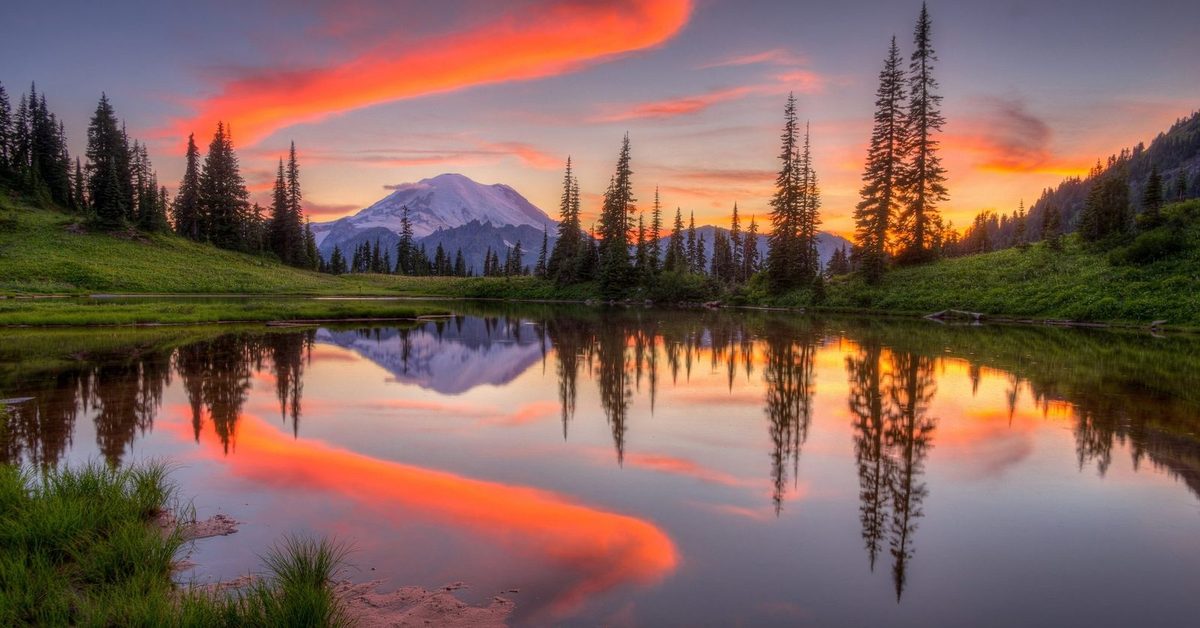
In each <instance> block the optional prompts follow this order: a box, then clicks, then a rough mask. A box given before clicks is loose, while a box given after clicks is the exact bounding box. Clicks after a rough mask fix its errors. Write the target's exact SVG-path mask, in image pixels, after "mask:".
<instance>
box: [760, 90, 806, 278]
mask: <svg viewBox="0 0 1200 628" xmlns="http://www.w3.org/2000/svg"><path fill="white" fill-rule="evenodd" d="M783 120H784V126H783V133H782V135H781V136H780V149H779V160H780V162H781V163H780V168H779V174H778V175H777V176H776V177H775V195H774V196H773V197H772V198H771V240H770V247H769V248H768V251H767V275H768V281H769V283H770V287H771V290H772V292H775V293H782V292H786V291H787V290H790V289H792V288H795V287H796V286H797V284H798V282H797V277H796V270H797V268H798V267H799V266H800V257H801V251H800V246H799V241H798V239H797V233H798V230H799V222H800V212H801V203H802V195H803V193H804V187H805V186H806V184H807V182H806V181H804V180H802V179H801V171H800V164H799V163H798V162H799V158H798V140H797V137H798V133H799V127H798V121H797V117H796V96H795V94H788V100H787V105H786V106H785V107H784V112H783Z"/></svg>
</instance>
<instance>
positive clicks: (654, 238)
mask: <svg viewBox="0 0 1200 628" xmlns="http://www.w3.org/2000/svg"><path fill="white" fill-rule="evenodd" d="M662 253H663V251H662V203H661V202H660V201H659V198H658V187H657V186H655V188H654V209H653V210H652V211H651V212H650V244H649V256H650V274H651V275H657V274H658V271H659V269H660V268H661V267H662Z"/></svg>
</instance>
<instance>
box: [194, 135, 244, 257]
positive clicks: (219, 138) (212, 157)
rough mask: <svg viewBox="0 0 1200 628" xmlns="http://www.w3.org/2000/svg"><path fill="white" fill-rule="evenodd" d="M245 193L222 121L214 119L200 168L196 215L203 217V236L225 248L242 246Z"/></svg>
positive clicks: (235, 156)
mask: <svg viewBox="0 0 1200 628" xmlns="http://www.w3.org/2000/svg"><path fill="white" fill-rule="evenodd" d="M249 196H250V195H249V193H248V192H247V191H246V183H245V181H244V180H243V179H242V174H241V172H240V170H239V168H238V159H237V155H236V154H235V153H234V151H233V138H232V137H231V136H230V135H229V133H228V132H227V130H226V127H225V124H224V123H223V122H218V123H217V130H216V132H215V133H214V134H213V139H212V142H210V143H209V145H208V155H207V156H206V157H205V158H204V167H203V168H202V169H201V171H200V194H199V201H200V203H199V205H200V214H201V215H202V216H204V217H205V222H206V229H205V232H206V233H205V235H206V236H207V238H208V240H209V241H210V242H212V243H213V244H215V245H217V246H219V247H222V248H227V249H242V248H243V246H244V244H245V243H244V242H242V234H243V232H244V230H243V225H244V223H245V221H246V217H247V214H248V213H249V209H250V203H249V200H248V199H249Z"/></svg>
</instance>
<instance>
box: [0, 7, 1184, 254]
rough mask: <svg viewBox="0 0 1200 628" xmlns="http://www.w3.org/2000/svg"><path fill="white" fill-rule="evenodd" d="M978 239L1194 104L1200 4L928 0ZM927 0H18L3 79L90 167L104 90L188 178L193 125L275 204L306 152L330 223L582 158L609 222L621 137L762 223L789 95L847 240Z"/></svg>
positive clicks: (950, 130) (10, 20)
mask: <svg viewBox="0 0 1200 628" xmlns="http://www.w3.org/2000/svg"><path fill="white" fill-rule="evenodd" d="M929 8H930V12H931V14H932V17H933V26H934V44H935V48H936V50H937V52H938V55H939V57H940V64H939V66H938V68H937V72H936V75H937V77H938V79H939V80H940V82H941V85H942V90H941V93H942V95H943V96H944V97H945V101H944V111H945V114H946V118H947V120H948V123H947V125H946V128H945V133H944V135H943V140H944V155H945V162H946V166H947V167H948V169H949V187H950V193H951V200H950V201H949V202H948V203H947V204H946V205H945V206H944V212H945V214H946V215H947V217H948V218H950V219H952V220H953V221H954V223H955V224H956V225H958V226H962V225H963V224H964V223H965V222H967V221H969V220H970V217H971V216H973V215H974V214H975V213H976V212H978V211H980V210H982V209H988V208H991V209H997V210H1001V211H1010V210H1012V209H1015V208H1016V206H1017V203H1018V201H1019V200H1021V199H1024V200H1025V202H1026V204H1028V203H1029V202H1031V201H1032V200H1034V199H1035V198H1036V197H1037V195H1038V194H1039V192H1040V190H1041V189H1042V188H1044V187H1046V186H1048V185H1052V184H1054V183H1055V182H1057V181H1058V180H1060V179H1061V178H1062V177H1064V176H1067V175H1071V174H1076V173H1080V172H1083V171H1086V169H1087V168H1088V167H1089V165H1091V164H1092V163H1094V162H1095V160H1096V158H1097V157H1100V156H1103V155H1107V154H1109V153H1111V152H1114V151H1116V150H1118V149H1119V148H1121V147H1123V146H1128V145H1132V144H1135V143H1137V142H1138V141H1146V142H1149V140H1151V139H1152V138H1153V135H1154V134H1156V133H1157V132H1158V131H1160V130H1165V129H1166V128H1167V127H1168V126H1169V125H1170V124H1171V122H1172V121H1174V120H1175V119H1176V118H1179V117H1181V116H1184V115H1186V114H1189V113H1190V112H1192V111H1193V110H1195V109H1197V108H1200V64H1197V63H1196V60H1197V59H1200V37H1197V35H1196V25H1197V24H1200V2H1195V0H1149V1H1145V2H1127V1H1123V2H1116V1H1106V0H1092V1H1086V2H1085V1H1082V0H1078V1H1077V0H1063V1H1055V2H1048V3H1047V2H1036V1H1032V0H1030V1H1026V0H991V1H978V2H974V1H972V2H967V1H955V2H951V1H949V0H933V1H932V2H930V3H929ZM919 10H920V3H919V2H918V1H916V0H913V1H908V2H897V1H895V0H873V1H866V0H846V1H843V2H837V3H828V2H804V1H789V2H768V1H766V0H744V1H741V2H733V1H724V0H659V1H651V0H621V1H595V2H590V1H586V0H511V1H506V2H493V1H483V0H442V1H440V2H417V1H392V2H389V1H385V0H342V1H340V2H318V1H315V0H291V1H284V0H274V1H265V2H245V1H238V2H235V1H213V2H196V3H186V4H183V3H167V2H160V3H151V2H133V1H121V0H111V1H107V2H95V1H88V2H61V1H55V0H47V1H45V2H36V3H34V2H26V3H8V6H6V7H5V8H4V17H3V19H2V20H0V82H2V83H3V84H4V85H5V87H6V89H7V90H8V92H9V95H10V98H12V99H13V100H15V99H16V97H17V95H18V94H20V93H22V92H25V91H26V90H27V89H28V85H29V83H30V82H31V81H36V82H37V86H38V91H39V92H44V93H45V94H46V98H47V100H48V102H49V105H50V108H51V110H52V111H55V112H57V113H58V114H59V115H60V116H61V117H62V118H63V119H64V121H65V122H66V126H67V133H68V136H69V138H70V141H71V148H72V151H73V153H82V150H83V147H84V142H85V130H86V124H87V118H88V116H89V115H90V113H91V111H92V109H93V108H94V107H95V101H96V99H97V98H98V97H99V94H100V92H101V91H106V92H107V93H108V95H109V97H110V99H111V100H112V102H113V104H114V106H115V107H116V110H117V113H118V115H120V116H121V117H123V118H125V119H126V120H127V122H128V126H129V129H130V132H131V134H132V135H134V136H135V137H138V138H143V139H147V140H149V142H150V147H151V157H152V159H153V161H154V164H155V167H156V168H157V170H158V172H159V177H160V180H161V181H162V182H163V183H165V184H167V185H168V187H170V188H172V189H173V188H174V186H175V185H176V184H177V183H178V180H179V177H180V175H181V172H182V167H183V160H182V155H183V147H184V142H185V141H186V136H187V133H188V132H191V131H194V132H195V133H196V135H197V142H198V143H199V144H200V145H201V148H202V150H203V148H204V147H205V146H206V145H207V143H208V140H209V138H210V137H211V135H212V132H213V127H214V125H215V121H216V120H218V119H223V120H226V121H229V122H231V123H232V125H233V133H234V141H235V144H236V145H237V148H238V153H239V156H240V157H241V160H242V165H243V171H244V174H245V175H246V179H247V181H248V183H249V184H250V187H251V191H252V193H253V195H254V196H255V198H256V199H257V200H260V201H265V199H266V195H267V192H268V188H269V186H270V182H271V180H272V177H273V172H274V164H275V160H276V159H277V158H278V156H279V155H281V154H282V153H284V152H285V151H286V148H287V145H288V142H289V141H292V140H294V141H295V142H296V144H297V147H298V150H299V155H300V160H301V167H302V175H303V186H304V192H305V194H306V197H307V206H306V209H307V210H308V212H309V213H310V215H312V216H313V218H314V220H327V219H330V218H334V217H337V216H341V215H346V214H348V213H352V212H353V211H355V210H357V209H360V208H362V207H364V206H366V205H369V204H370V203H372V202H374V201H375V200H377V199H378V198H380V197H382V196H383V195H384V194H386V193H387V192H386V190H385V189H384V186H386V185H392V184H396V183H402V182H407V181H415V180H418V179H421V178H425V177H430V176H434V175H437V174H440V173H442V172H461V173H463V174H466V175H468V176H470V177H472V178H474V179H476V180H478V181H481V182H484V183H497V182H499V183H508V184H510V185H512V186H513V187H515V188H516V189H517V190H518V191H520V192H521V193H523V194H524V195H525V196H527V197H528V198H529V199H530V200H531V201H533V202H534V204H536V205H538V206H540V207H542V208H543V209H544V210H546V211H547V212H549V213H550V214H551V215H555V213H556V205H557V198H558V195H559V185H560V181H561V177H562V173H561V170H562V165H563V162H564V161H565V159H566V157H567V156H568V155H571V156H573V157H574V159H575V161H576V164H577V165H578V172H579V175H580V183H581V185H582V187H583V190H584V193H585V203H586V205H587V207H585V210H587V211H589V212H591V213H592V214H593V215H594V213H595V210H596V205H597V203H598V198H599V194H600V193H601V192H603V190H604V188H605V186H606V184H607V182H608V177H609V174H610V172H611V170H612V168H613V166H614V163H615V159H616V155H617V151H618V149H619V145H620V141H621V136H622V134H623V133H624V132H626V131H628V132H629V134H630V137H631V141H632V145H633V159H634V171H635V175H634V177H635V178H634V181H635V189H636V192H637V195H638V197H639V200H640V201H641V204H643V205H646V206H648V205H649V203H650V201H651V200H652V199H653V195H654V187H655V186H656V185H657V186H660V187H661V189H662V197H663V201H664V203H665V204H666V205H667V206H668V207H670V208H672V209H673V208H674V207H675V206H681V207H683V209H684V210H685V212H686V211H688V210H694V211H695V212H696V216H697V221H698V222H702V223H713V222H720V223H724V222H725V221H726V220H727V218H726V217H727V215H728V212H729V209H730V207H731V206H732V205H733V203H734V202H735V201H736V202H737V203H738V204H739V206H740V207H741V208H742V211H743V212H745V213H749V214H758V215H760V216H761V215H763V214H765V213H766V211H767V200H768V198H769V196H770V192H771V186H772V180H773V177H774V172H773V171H774V170H775V168H776V152H777V144H778V134H779V126H780V121H781V117H782V109H783V104H784V99H785V98H786V94H787V92H788V91H794V92H795V93H796V94H797V97H798V99H799V105H800V115H801V118H802V119H807V120H811V123H812V134H813V144H814V150H815V158H816V167H817V170H818V174H819V176H820V179H821V185H822V188H823V192H824V208H823V218H824V223H825V227H826V228H828V229H830V230H832V231H835V232H838V233H842V234H846V235H848V234H849V233H850V231H851V223H850V211H851V209H852V208H853V206H854V203H855V202H856V201H857V190H858V186H859V176H860V173H861V167H862V161H863V156H864V154H865V150H866V142H867V140H868V137H869V134H870V127H871V115H872V111H873V101H874V90H875V86H876V78H877V74H878V72H879V69H880V65H881V63H882V60H883V56H884V54H885V52H886V50H887V46H888V42H889V39H890V37H891V36H892V35H893V34H895V35H896V36H897V38H898V41H899V43H900V45H901V49H902V51H903V53H904V54H905V55H907V54H908V53H909V52H911V39H912V28H913V23H914V21H915V19H916V16H917V13H918V11H919Z"/></svg>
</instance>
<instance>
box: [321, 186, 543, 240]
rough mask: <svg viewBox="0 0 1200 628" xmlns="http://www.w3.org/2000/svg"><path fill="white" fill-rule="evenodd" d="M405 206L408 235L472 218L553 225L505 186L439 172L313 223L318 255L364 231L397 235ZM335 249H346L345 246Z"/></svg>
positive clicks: (540, 226) (495, 222) (425, 233)
mask: <svg viewBox="0 0 1200 628" xmlns="http://www.w3.org/2000/svg"><path fill="white" fill-rule="evenodd" d="M405 206H407V207H408V218H409V220H410V221H411V222H412V226H413V236H415V238H416V239H418V240H420V239H421V238H424V237H425V236H428V235H430V234H432V233H434V232H435V231H437V230H439V229H442V230H446V229H453V228H455V227H461V226H463V225H466V224H468V223H470V222H473V221H476V222H479V223H482V224H488V223H490V224H492V225H495V226H497V227H500V226H504V225H514V226H520V225H528V226H531V227H535V228H536V229H537V231H538V232H539V233H540V232H541V231H542V229H543V228H544V227H545V228H548V229H550V230H551V231H553V230H554V225H555V222H554V221H553V220H552V219H551V218H550V217H549V216H547V215H546V212H544V211H542V210H540V209H538V208H537V207H536V206H534V205H533V204H532V203H530V202H529V201H528V200H526V199H525V197H524V196H521V194H520V193H519V192H517V191H516V190H514V189H512V188H511V187H509V186H507V185H504V184H499V183H497V184H493V185H485V184H482V183H477V182H475V181H473V180H471V179H469V178H468V177H465V176H463V175H461V174H441V175H438V176H436V177H432V178H429V179H422V180H420V181H418V182H416V183H404V184H401V185H398V186H395V188H394V189H393V191H392V193H391V194H388V195H387V196H385V197H384V198H382V199H380V200H379V201H378V202H376V203H375V204H374V205H371V206H370V207H368V208H366V209H363V210H362V211H360V212H358V213H357V214H355V215H353V216H347V217H345V218H339V219H337V220H334V221H331V222H325V223H315V224H313V235H314V236H316V239H317V244H318V246H319V247H320V249H321V253H322V254H324V255H325V256H328V255H329V254H330V253H331V252H332V251H333V247H334V245H335V244H337V245H342V243H343V242H350V241H352V240H358V241H361V240H362V238H361V237H358V236H361V235H362V234H363V233H364V232H367V231H373V232H374V234H375V235H385V234H386V232H391V233H393V234H396V233H399V231H400V218H401V215H402V213H403V208H404V207H405ZM371 239H372V240H373V239H374V238H373V237H372V238H371ZM381 243H382V240H381ZM539 244H540V242H539ZM341 248H342V249H343V250H347V247H346V246H341Z"/></svg>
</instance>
